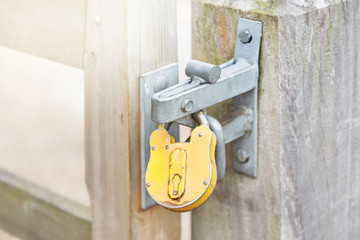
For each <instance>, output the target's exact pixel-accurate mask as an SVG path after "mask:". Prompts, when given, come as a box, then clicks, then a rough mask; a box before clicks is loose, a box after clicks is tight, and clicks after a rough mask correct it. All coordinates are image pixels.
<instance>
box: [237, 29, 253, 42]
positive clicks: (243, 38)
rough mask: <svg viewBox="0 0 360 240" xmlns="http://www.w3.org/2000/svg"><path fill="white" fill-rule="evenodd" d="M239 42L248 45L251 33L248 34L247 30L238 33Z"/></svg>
mask: <svg viewBox="0 0 360 240" xmlns="http://www.w3.org/2000/svg"><path fill="white" fill-rule="evenodd" d="M238 37H239V38H240V41H241V42H242V43H249V42H251V39H252V36H251V33H250V32H249V30H244V31H242V32H240V33H239V36H238Z"/></svg>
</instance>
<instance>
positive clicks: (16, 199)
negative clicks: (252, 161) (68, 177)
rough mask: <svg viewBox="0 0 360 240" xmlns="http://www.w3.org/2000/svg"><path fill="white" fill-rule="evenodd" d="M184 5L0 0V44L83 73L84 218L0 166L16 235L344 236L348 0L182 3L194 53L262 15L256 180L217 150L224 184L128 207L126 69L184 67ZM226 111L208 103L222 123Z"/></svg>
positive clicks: (349, 116) (224, 52)
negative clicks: (184, 205)
mask: <svg viewBox="0 0 360 240" xmlns="http://www.w3.org/2000/svg"><path fill="white" fill-rule="evenodd" d="M183 6H184V3H183V2H182V1H181V0H179V1H178V2H176V1H175V0H157V1H150V0H147V1H141V0H132V1H130V0H88V1H85V0H75V1H69V0H66V1H59V0H51V1H42V0H36V1H32V2H31V4H29V3H26V2H25V1H22V0H15V1H10V0H4V1H2V2H1V3H0V19H2V21H0V45H3V46H6V47H8V48H13V49H17V50H20V51H22V52H26V53H30V54H33V55H37V56H40V57H43V58H47V59H50V60H53V61H57V62H60V63H63V64H66V65H70V66H72V67H75V68H79V69H84V79H85V159H86V164H85V165H86V184H87V189H88V191H89V195H90V202H91V216H92V217H91V219H92V220H90V208H89V207H86V206H82V205H80V204H79V203H76V202H74V201H72V200H69V199H68V198H66V197H63V196H59V195H58V194H54V193H51V192H49V191H48V190H46V189H44V188H42V187H39V186H37V185H34V184H31V183H29V182H28V181H26V180H24V179H22V178H21V177H19V176H15V175H13V174H11V173H8V172H7V171H3V170H1V171H0V224H1V225H0V227H1V228H3V229H4V230H6V231H8V232H10V233H12V234H14V235H16V236H19V237H21V238H22V239H29V240H33V239H34V240H35V239H36V240H42V239H54V240H56V239H67V240H68V239H94V240H104V239H106V240H113V239H114V240H115V239H181V233H182V234H183V235H182V239H189V237H187V235H189V231H185V230H184V229H185V226H186V224H189V221H184V219H185V218H186V217H189V216H190V217H191V221H190V222H191V239H201V240H202V239H271V240H272V239H284V240H285V239H286V240H288V239H334V240H335V239H357V238H358V236H359V235H360V228H359V227H358V226H359V225H360V211H359V208H360V187H359V186H360V161H359V160H360V159H359V156H360V145H359V142H360V141H359V140H360V139H359V137H360V107H359V106H360V105H359V103H360V99H359V98H360V97H359V96H360V95H359V94H357V93H358V92H359V90H360V89H359V85H360V83H359V81H360V79H359V71H360V64H359V57H360V54H359V49H358V46H359V44H360V29H359V24H358V23H359V21H360V4H359V1H357V0H348V1H345V0H331V1H330V0H309V1H295V0H284V1H277V0H257V1H255V0H245V1H240V0H238V1H230V0H214V1H205V0H192V4H191V15H192V16H191V29H192V34H191V35H192V36H191V39H192V42H191V48H192V58H193V59H197V60H202V61H206V62H210V63H213V64H220V63H223V62H225V61H227V60H229V59H230V58H232V56H233V51H234V44H235V38H236V26H237V21H238V19H239V17H243V18H248V19H254V20H258V21H261V22H262V23H263V37H262V44H261V51H260V60H259V67H260V77H259V109H258V113H259V126H258V133H259V135H258V139H259V145H258V174H257V175H258V177H257V178H249V177H246V176H243V175H240V174H238V173H236V172H235V171H234V170H233V169H232V162H231V159H232V158H231V156H230V154H228V155H229V156H228V162H227V173H226V176H225V178H224V180H223V181H222V182H220V183H219V184H218V185H217V187H216V189H215V191H214V194H213V195H212V196H211V198H210V199H209V200H208V201H207V202H206V203H205V204H204V205H203V206H202V207H200V208H199V209H197V210H195V211H193V212H192V215H189V214H188V215H182V220H183V221H181V215H180V214H178V213H173V212H169V211H167V210H165V209H163V208H161V207H159V206H155V207H152V208H150V209H148V210H142V209H141V189H140V186H141V182H140V181H141V178H140V130H139V126H140V106H139V104H140V103H139V76H140V75H141V74H142V73H146V72H149V71H152V70H154V69H156V68H159V67H162V66H164V65H167V64H170V63H174V62H179V64H180V67H179V72H180V73H181V74H182V72H183V71H184V63H185V62H186V61H187V60H188V58H190V57H189V56H188V55H186V52H187V51H188V52H189V51H190V48H189V46H187V47H186V49H187V50H186V49H185V48H184V42H183V40H180V41H178V39H182V38H181V37H184V35H183V34H184V33H183V32H181V31H183V30H182V29H183V28H184V27H185V32H186V29H189V28H190V25H186V24H187V23H186V22H187V20H189V17H188V18H185V19H183V18H181V17H179V16H184V15H185V16H187V14H188V13H187V12H186V8H183ZM184 9H185V10H184ZM183 11H185V12H183ZM189 11H190V10H189ZM179 31H180V34H179V35H178V32H179ZM185 39H190V35H189V37H188V38H186V37H185ZM179 49H181V50H179ZM184 54H185V55H184ZM179 59H180V60H179ZM0 70H1V66H0ZM181 76H182V75H181ZM0 81H1V80H0ZM230 105H231V104H230V103H229V102H227V103H225V104H222V105H220V106H216V107H212V108H210V109H208V111H209V112H210V113H211V114H212V115H213V116H214V117H221V116H223V115H226V114H227V113H229V112H230V111H231V106H230ZM231 148H232V146H231V145H229V146H227V152H232V150H231ZM0 164H1V161H0ZM0 167H1V165H0ZM54 177H56V176H54Z"/></svg>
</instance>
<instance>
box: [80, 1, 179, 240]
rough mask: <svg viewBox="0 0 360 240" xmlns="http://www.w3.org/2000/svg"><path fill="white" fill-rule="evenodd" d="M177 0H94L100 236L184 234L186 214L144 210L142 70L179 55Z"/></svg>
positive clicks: (91, 162) (91, 121) (93, 108)
mask: <svg viewBox="0 0 360 240" xmlns="http://www.w3.org/2000/svg"><path fill="white" fill-rule="evenodd" d="M176 39H177V37H176V1H174V0H171V1H169V0H159V1H140V0H135V1H126V0H120V1H119V0H89V1H88V7H87V29H86V44H85V45H86V49H85V85H86V87H85V88H86V93H85V95H86V96H85V100H86V113H85V118H86V123H85V124H86V166H87V169H86V178H87V185H88V189H89V192H90V198H91V204H92V210H93V212H92V217H93V223H92V234H93V236H92V237H93V239H94V240H98V239H99V240H104V239H106V240H115V239H116V240H118V239H180V216H179V214H176V213H172V212H169V211H166V210H165V209H162V208H161V207H159V206H155V207H152V208H150V209H148V210H146V211H143V210H142V209H141V204H140V202H141V198H140V196H141V188H140V186H141V184H140V180H141V179H140V130H139V126H140V117H139V75H140V74H141V73H145V72H148V71H151V70H154V69H155V68H158V67H161V66H164V65H166V64H169V63H173V62H176V60H177V48H176V45H177V41H176Z"/></svg>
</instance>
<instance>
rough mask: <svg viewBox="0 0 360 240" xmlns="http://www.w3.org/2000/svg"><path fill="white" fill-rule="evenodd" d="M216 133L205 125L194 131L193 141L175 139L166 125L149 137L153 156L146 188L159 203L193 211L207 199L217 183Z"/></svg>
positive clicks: (176, 208) (148, 168) (173, 208)
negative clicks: (177, 140)
mask: <svg viewBox="0 0 360 240" xmlns="http://www.w3.org/2000/svg"><path fill="white" fill-rule="evenodd" d="M215 147H216V136H215V134H214V133H213V132H212V131H211V130H210V129H209V127H207V126H205V125H201V126H199V127H197V128H195V129H194V130H193V132H192V133H191V138H190V142H184V143H180V142H173V140H172V137H171V136H170V134H169V133H168V131H167V130H165V129H157V130H155V131H154V132H153V133H152V135H151V138H150V149H151V156H150V160H149V163H148V167H147V170H146V174H145V181H146V188H147V191H148V193H149V195H150V196H151V197H152V199H153V200H154V201H155V202H157V203H158V204H159V205H161V206H163V207H166V208H168V209H170V210H174V211H190V210H193V209H194V208H196V207H199V206H200V205H201V204H202V203H204V202H205V201H206V200H207V199H208V197H209V196H210V195H211V193H212V192H213V189H214V187H215V184H216V165H215Z"/></svg>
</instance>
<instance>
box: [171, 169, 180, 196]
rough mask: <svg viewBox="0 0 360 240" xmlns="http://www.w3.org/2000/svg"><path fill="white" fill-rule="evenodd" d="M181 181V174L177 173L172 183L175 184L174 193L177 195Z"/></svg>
mask: <svg viewBox="0 0 360 240" xmlns="http://www.w3.org/2000/svg"><path fill="white" fill-rule="evenodd" d="M180 182H181V177H180V175H179V174H175V175H174V177H173V178H172V184H173V195H175V196H177V195H178V194H179V185H180Z"/></svg>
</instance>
